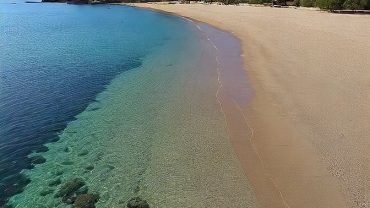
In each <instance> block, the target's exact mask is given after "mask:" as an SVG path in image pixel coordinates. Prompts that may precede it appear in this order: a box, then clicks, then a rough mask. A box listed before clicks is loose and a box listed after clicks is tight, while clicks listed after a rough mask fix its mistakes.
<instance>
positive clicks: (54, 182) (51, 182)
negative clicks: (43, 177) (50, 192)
mask: <svg viewBox="0 0 370 208" xmlns="http://www.w3.org/2000/svg"><path fill="white" fill-rule="evenodd" d="M61 183H62V180H60V178H56V179H54V180H51V181H49V183H48V185H49V186H57V185H59V184H61Z"/></svg>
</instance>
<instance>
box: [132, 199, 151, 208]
mask: <svg viewBox="0 0 370 208" xmlns="http://www.w3.org/2000/svg"><path fill="white" fill-rule="evenodd" d="M127 208H149V204H148V202H146V201H145V200H143V199H141V198H140V197H134V198H131V199H130V200H129V201H128V202H127Z"/></svg>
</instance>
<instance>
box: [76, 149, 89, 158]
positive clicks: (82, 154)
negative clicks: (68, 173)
mask: <svg viewBox="0 0 370 208" xmlns="http://www.w3.org/2000/svg"><path fill="white" fill-rule="evenodd" d="M87 154H89V151H87V150H82V151H81V152H80V153H78V155H77V156H79V157H81V156H85V155H87Z"/></svg>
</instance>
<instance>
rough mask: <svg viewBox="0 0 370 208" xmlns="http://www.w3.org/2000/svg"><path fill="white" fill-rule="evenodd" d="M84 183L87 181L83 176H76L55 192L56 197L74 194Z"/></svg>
mask: <svg viewBox="0 0 370 208" xmlns="http://www.w3.org/2000/svg"><path fill="white" fill-rule="evenodd" d="M84 185H85V182H84V181H83V180H82V179H81V178H75V179H73V180H71V181H68V182H67V183H65V184H63V185H62V187H61V188H60V189H59V190H58V192H57V193H56V194H55V197H65V196H72V195H73V194H74V193H75V192H76V191H77V190H78V189H79V188H81V187H82V186H84Z"/></svg>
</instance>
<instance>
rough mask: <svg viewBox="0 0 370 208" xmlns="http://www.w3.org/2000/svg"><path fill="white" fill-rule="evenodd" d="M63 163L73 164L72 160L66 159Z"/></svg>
mask: <svg viewBox="0 0 370 208" xmlns="http://www.w3.org/2000/svg"><path fill="white" fill-rule="evenodd" d="M62 165H73V162H72V161H69V160H66V161H63V162H62Z"/></svg>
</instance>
